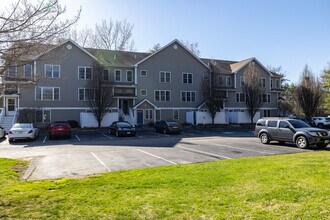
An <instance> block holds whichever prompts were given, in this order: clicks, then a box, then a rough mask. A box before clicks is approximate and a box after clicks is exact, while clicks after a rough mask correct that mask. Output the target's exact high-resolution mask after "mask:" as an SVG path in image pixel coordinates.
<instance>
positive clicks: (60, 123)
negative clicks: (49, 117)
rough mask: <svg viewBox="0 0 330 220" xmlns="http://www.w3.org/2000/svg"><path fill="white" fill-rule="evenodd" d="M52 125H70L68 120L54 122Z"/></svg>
mask: <svg viewBox="0 0 330 220" xmlns="http://www.w3.org/2000/svg"><path fill="white" fill-rule="evenodd" d="M52 126H69V124H68V123H67V122H54V123H53V124H52Z"/></svg>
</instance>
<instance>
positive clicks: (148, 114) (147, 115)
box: [144, 109, 153, 120]
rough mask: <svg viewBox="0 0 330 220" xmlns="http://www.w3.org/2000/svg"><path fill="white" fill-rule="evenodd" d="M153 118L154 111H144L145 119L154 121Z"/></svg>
mask: <svg viewBox="0 0 330 220" xmlns="http://www.w3.org/2000/svg"><path fill="white" fill-rule="evenodd" d="M152 118H153V110H152V109H146V110H144V119H146V120H152Z"/></svg>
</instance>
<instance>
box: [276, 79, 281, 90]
mask: <svg viewBox="0 0 330 220" xmlns="http://www.w3.org/2000/svg"><path fill="white" fill-rule="evenodd" d="M275 82H276V88H281V86H280V80H279V79H277V80H276V81H275Z"/></svg>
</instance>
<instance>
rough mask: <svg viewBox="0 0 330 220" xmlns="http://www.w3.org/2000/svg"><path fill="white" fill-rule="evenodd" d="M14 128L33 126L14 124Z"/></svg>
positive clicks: (29, 125) (29, 126)
mask: <svg viewBox="0 0 330 220" xmlns="http://www.w3.org/2000/svg"><path fill="white" fill-rule="evenodd" d="M13 128H31V124H14V126H13Z"/></svg>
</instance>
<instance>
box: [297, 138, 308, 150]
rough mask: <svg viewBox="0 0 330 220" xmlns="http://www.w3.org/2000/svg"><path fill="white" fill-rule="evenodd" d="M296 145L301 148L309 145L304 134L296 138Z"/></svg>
mask: <svg viewBox="0 0 330 220" xmlns="http://www.w3.org/2000/svg"><path fill="white" fill-rule="evenodd" d="M296 145H297V147H299V148H301V149H305V148H307V147H308V146H309V143H308V140H307V139H306V138H305V137H304V136H299V137H297V139H296Z"/></svg>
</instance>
